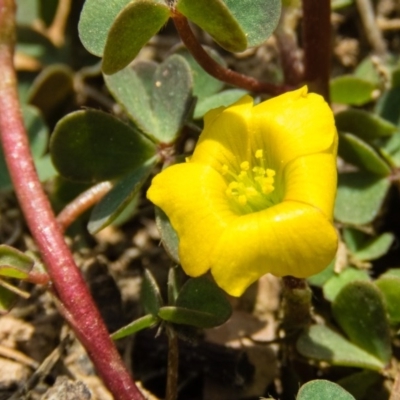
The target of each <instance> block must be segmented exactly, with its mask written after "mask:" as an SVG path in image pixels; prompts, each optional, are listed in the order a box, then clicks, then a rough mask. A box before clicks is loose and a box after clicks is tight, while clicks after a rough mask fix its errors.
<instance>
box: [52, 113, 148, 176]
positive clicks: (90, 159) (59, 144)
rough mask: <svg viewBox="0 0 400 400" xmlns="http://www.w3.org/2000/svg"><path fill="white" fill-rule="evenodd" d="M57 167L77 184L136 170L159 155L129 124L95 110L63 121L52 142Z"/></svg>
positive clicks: (65, 118)
mask: <svg viewBox="0 0 400 400" xmlns="http://www.w3.org/2000/svg"><path fill="white" fill-rule="evenodd" d="M50 150H51V155H52V160H53V163H54V166H55V167H56V168H57V170H58V171H59V173H60V174H61V175H62V176H63V177H65V178H67V179H71V180H75V181H77V182H100V181H104V180H108V179H114V178H118V177H120V176H122V175H124V174H126V173H128V172H129V171H132V170H134V169H136V168H138V167H139V166H141V165H142V164H143V163H144V162H146V161H147V160H149V159H150V158H151V157H153V156H154V154H155V147H154V145H153V144H152V143H151V142H150V141H149V140H147V139H146V138H145V137H143V135H141V134H140V133H138V132H137V131H136V130H134V129H133V128H132V127H130V126H129V125H126V124H124V123H122V122H121V121H119V120H118V119H116V118H114V117H112V116H111V115H109V114H106V113H103V112H101V111H95V110H85V111H76V112H74V113H71V114H69V115H67V116H66V117H64V118H63V119H61V120H60V121H59V122H58V124H57V126H56V127H55V129H54V132H53V136H52V138H51V142H50Z"/></svg>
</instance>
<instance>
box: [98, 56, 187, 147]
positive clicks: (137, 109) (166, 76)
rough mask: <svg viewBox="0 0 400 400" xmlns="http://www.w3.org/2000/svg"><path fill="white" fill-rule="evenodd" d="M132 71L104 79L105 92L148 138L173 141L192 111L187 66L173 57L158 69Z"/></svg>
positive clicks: (143, 66)
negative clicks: (109, 92)
mask: <svg viewBox="0 0 400 400" xmlns="http://www.w3.org/2000/svg"><path fill="white" fill-rule="evenodd" d="M135 67H136V68H134V69H132V68H130V67H127V68H125V69H123V70H121V71H120V72H118V73H116V74H115V75H112V76H109V77H107V76H106V77H105V80H106V83H107V86H108V88H109V89H110V91H111V93H113V95H114V97H115V98H116V100H117V101H118V102H119V103H120V104H121V106H122V107H123V108H124V110H125V111H126V112H127V114H128V116H129V117H130V118H131V119H132V121H133V123H134V124H135V126H136V127H137V128H138V129H140V130H141V131H142V132H143V133H145V134H146V135H147V136H148V137H150V138H151V139H152V140H154V141H156V142H161V143H171V142H173V141H175V140H176V138H177V136H178V134H179V132H180V130H181V129H182V126H183V125H184V123H185V122H186V119H187V118H188V117H189V115H190V112H191V111H192V108H193V97H192V74H191V72H190V69H189V65H188V64H187V62H186V61H185V60H184V59H183V58H182V57H180V56H178V55H173V56H171V57H169V58H168V59H167V60H165V61H164V62H163V63H162V64H160V65H159V66H155V65H148V64H142V63H139V64H137V65H136V66H135ZM145 68H146V69H147V72H146V73H145V72H144V71H145Z"/></svg>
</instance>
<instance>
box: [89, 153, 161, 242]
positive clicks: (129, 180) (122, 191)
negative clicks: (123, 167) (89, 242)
mask: <svg viewBox="0 0 400 400" xmlns="http://www.w3.org/2000/svg"><path fill="white" fill-rule="evenodd" d="M155 162H156V158H153V159H150V160H149V161H148V162H146V163H144V164H143V165H141V166H140V167H138V168H136V169H134V170H133V171H132V172H130V173H128V174H127V175H126V176H124V177H122V178H121V179H120V180H119V181H118V182H117V183H116V184H115V186H114V187H113V188H112V189H111V190H110V191H109V192H108V193H107V194H106V195H105V196H104V197H103V198H102V199H101V200H100V202H99V203H98V204H96V206H95V207H94V208H93V211H92V213H91V215H90V220H89V223H88V230H89V232H90V233H92V234H93V233H97V232H99V231H100V230H102V229H104V228H105V227H106V226H108V225H109V224H110V223H111V222H113V221H114V220H115V219H116V218H117V217H118V216H119V215H120V214H121V212H122V211H123V210H124V209H125V207H127V206H128V205H129V204H130V202H131V201H132V200H133V198H134V197H135V196H136V195H137V194H138V192H139V190H140V189H141V187H142V186H143V184H144V183H145V182H146V180H147V178H148V177H149V175H150V173H151V171H152V170H153V168H154V165H155Z"/></svg>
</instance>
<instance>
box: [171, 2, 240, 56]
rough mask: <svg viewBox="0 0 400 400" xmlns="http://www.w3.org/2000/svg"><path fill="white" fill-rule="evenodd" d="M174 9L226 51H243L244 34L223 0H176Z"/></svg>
mask: <svg viewBox="0 0 400 400" xmlns="http://www.w3.org/2000/svg"><path fill="white" fill-rule="evenodd" d="M176 9H177V10H178V11H179V12H181V13H182V14H183V15H184V16H186V17H187V18H188V19H189V20H191V21H193V22H194V23H195V24H196V25H198V26H199V27H200V28H201V29H203V30H205V31H206V32H207V33H209V34H210V35H211V36H212V38H213V39H214V40H215V41H216V42H217V43H218V44H219V45H220V46H221V47H223V48H224V49H226V50H228V51H232V52H235V51H243V50H245V49H246V47H247V39H246V34H245V32H244V31H243V30H242V28H241V26H240V25H239V22H238V21H237V19H236V18H235V17H234V16H233V15H232V12H231V11H230V9H229V8H228V6H227V5H226V1H223V0H197V1H192V0H178V1H177V2H176Z"/></svg>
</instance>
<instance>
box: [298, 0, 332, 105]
mask: <svg viewBox="0 0 400 400" xmlns="http://www.w3.org/2000/svg"><path fill="white" fill-rule="evenodd" d="M330 18H331V0H303V42H304V64H305V80H306V82H307V84H308V87H309V89H310V91H312V92H315V93H319V94H320V95H322V96H324V98H325V100H326V101H327V102H329V77H330V64H331V53H332V52H331V20H330Z"/></svg>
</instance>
